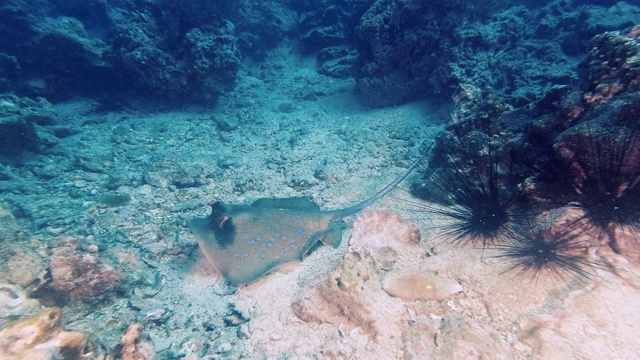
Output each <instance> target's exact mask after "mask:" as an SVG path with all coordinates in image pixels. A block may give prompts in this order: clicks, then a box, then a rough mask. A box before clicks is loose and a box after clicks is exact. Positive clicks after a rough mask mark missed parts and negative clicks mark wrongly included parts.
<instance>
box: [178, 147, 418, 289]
mask: <svg viewBox="0 0 640 360" xmlns="http://www.w3.org/2000/svg"><path fill="white" fill-rule="evenodd" d="M424 156H426V153H425V155H423V156H421V157H420V158H419V159H417V160H415V161H414V162H413V163H412V164H411V166H410V167H409V168H407V170H406V171H405V172H404V173H403V174H402V175H400V176H398V177H397V178H396V179H395V180H394V181H393V182H392V183H390V184H389V185H387V186H386V187H385V188H384V189H382V190H380V191H379V192H378V193H377V194H375V195H373V196H372V197H371V198H369V199H367V200H365V201H363V202H361V203H359V204H356V205H353V206H350V207H348V208H345V209H338V210H327V211H322V210H320V209H319V208H318V206H317V205H316V204H314V203H313V202H312V201H311V200H310V199H308V198H285V199H271V198H265V199H259V200H256V201H255V202H254V203H252V204H251V205H229V204H223V203H221V202H215V203H214V204H213V205H212V209H211V215H209V216H208V217H206V218H199V219H193V220H191V221H190V222H189V227H190V228H191V231H192V232H193V234H194V236H195V238H196V240H197V241H198V244H199V245H200V249H202V252H203V253H204V255H205V256H206V258H207V259H208V260H209V261H210V262H211V263H212V264H213V265H214V266H215V267H216V269H217V270H218V271H219V272H220V273H221V274H222V276H224V278H225V279H226V280H227V281H229V282H230V283H231V284H233V285H236V286H237V285H244V284H249V283H251V282H254V281H256V280H258V279H259V278H261V277H262V276H264V275H265V274H267V273H268V272H270V271H271V270H273V269H274V268H276V267H278V266H280V265H282V264H284V263H287V262H291V261H302V260H303V258H304V257H305V256H306V255H307V254H308V253H309V252H310V251H311V250H312V249H313V248H314V247H315V246H316V245H318V243H319V242H321V243H322V244H324V245H331V246H333V247H334V248H337V247H338V246H339V245H340V241H341V240H342V221H341V220H342V218H344V217H346V216H349V215H353V214H355V213H357V212H359V211H361V210H362V209H364V208H365V207H367V206H369V205H371V204H373V203H374V202H375V201H376V200H379V199H380V198H382V197H383V196H385V195H386V194H387V193H389V192H390V191H391V190H393V189H394V188H395V187H396V186H398V184H400V182H402V181H403V180H404V179H405V178H406V177H407V176H409V174H410V173H411V172H412V171H413V170H414V169H415V168H416V167H417V166H418V164H419V163H420V161H421V160H422V158H424Z"/></svg>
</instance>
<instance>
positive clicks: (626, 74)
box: [578, 25, 640, 104]
mask: <svg viewBox="0 0 640 360" xmlns="http://www.w3.org/2000/svg"><path fill="white" fill-rule="evenodd" d="M589 47H590V50H589V55H588V56H587V58H586V59H584V60H583V61H582V62H581V63H580V65H579V67H578V70H579V73H580V75H581V76H580V77H581V79H582V81H583V84H582V88H583V90H585V94H584V100H585V103H586V104H602V103H605V102H607V101H609V100H611V98H613V97H614V96H616V95H618V94H621V93H623V92H625V91H634V90H638V89H640V25H637V26H635V27H634V28H633V29H631V30H629V32H627V33H621V32H619V31H612V32H606V33H604V34H600V35H596V36H595V37H594V38H593V39H591V41H590V42H589Z"/></svg>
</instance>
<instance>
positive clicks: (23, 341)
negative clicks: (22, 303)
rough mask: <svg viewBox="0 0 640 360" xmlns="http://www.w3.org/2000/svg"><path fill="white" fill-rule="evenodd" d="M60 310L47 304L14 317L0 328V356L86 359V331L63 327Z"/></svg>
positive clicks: (10, 357) (88, 355)
mask: <svg viewBox="0 0 640 360" xmlns="http://www.w3.org/2000/svg"><path fill="white" fill-rule="evenodd" d="M61 319H62V312H61V311H60V309H58V308H49V309H47V310H45V311H43V312H41V313H39V314H36V315H34V316H31V317H28V318H26V319H22V320H18V321H15V322H13V323H11V324H9V325H8V326H7V327H5V328H4V329H3V330H2V331H0V358H2V359H74V360H76V359H89V358H91V357H92V354H91V353H89V354H85V353H84V350H85V344H86V335H85V334H83V333H81V332H77V331H64V330H63V329H62V327H61Z"/></svg>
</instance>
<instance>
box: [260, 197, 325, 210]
mask: <svg viewBox="0 0 640 360" xmlns="http://www.w3.org/2000/svg"><path fill="white" fill-rule="evenodd" d="M251 206H253V207H255V208H261V209H289V210H296V211H319V210H320V209H319V208H318V205H316V204H315V203H314V202H313V201H311V199H310V198H308V197H294V198H284V199H273V198H264V199H258V200H256V201H254V202H253V203H252V204H251Z"/></svg>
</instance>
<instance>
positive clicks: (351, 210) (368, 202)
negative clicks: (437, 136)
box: [336, 143, 433, 216]
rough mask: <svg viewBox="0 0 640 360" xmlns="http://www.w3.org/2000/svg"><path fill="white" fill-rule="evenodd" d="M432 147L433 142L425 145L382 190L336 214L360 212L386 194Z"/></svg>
mask: <svg viewBox="0 0 640 360" xmlns="http://www.w3.org/2000/svg"><path fill="white" fill-rule="evenodd" d="M432 148H433V143H432V144H431V145H429V146H428V147H427V149H426V150H424V151H423V152H422V154H420V156H419V157H418V158H417V159H416V160H414V161H413V163H411V166H409V168H407V170H405V172H404V173H402V174H401V175H400V176H398V177H397V178H396V179H395V180H393V181H392V182H391V183H390V184H389V185H387V186H385V187H384V188H383V189H382V190H380V191H378V193H376V194H375V195H373V196H372V197H370V198H369V199H367V200H365V201H363V202H361V203H358V204H356V205H353V206H349V207H348V208H344V209H340V210H337V211H336V212H337V213H338V216H348V215H352V214H355V213H357V212H360V211H361V210H362V209H364V208H366V207H367V206H369V205H371V204H373V203H374V202H376V201H378V200H380V199H381V198H383V197H384V196H385V195H387V194H388V193H389V192H391V190H393V189H395V188H396V186H398V185H399V184H400V183H401V182H402V181H403V180H404V179H406V178H407V176H409V175H410V174H411V173H412V172H413V171H414V170H415V169H416V168H417V167H418V166H419V165H420V164H421V163H422V161H423V160H424V159H425V158H426V157H427V156H428V155H429V154H430V153H431V149H432Z"/></svg>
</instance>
